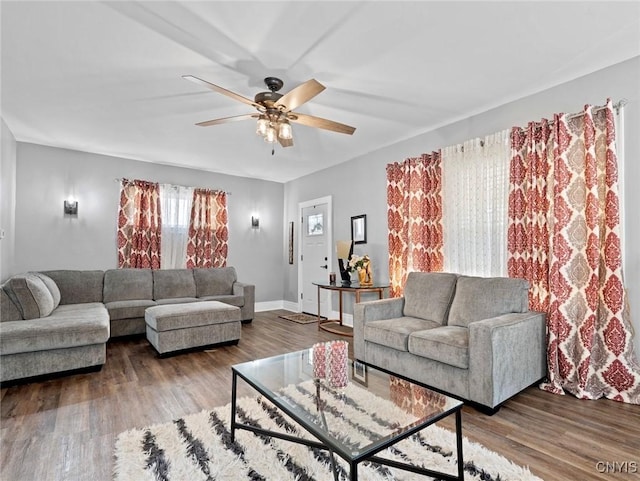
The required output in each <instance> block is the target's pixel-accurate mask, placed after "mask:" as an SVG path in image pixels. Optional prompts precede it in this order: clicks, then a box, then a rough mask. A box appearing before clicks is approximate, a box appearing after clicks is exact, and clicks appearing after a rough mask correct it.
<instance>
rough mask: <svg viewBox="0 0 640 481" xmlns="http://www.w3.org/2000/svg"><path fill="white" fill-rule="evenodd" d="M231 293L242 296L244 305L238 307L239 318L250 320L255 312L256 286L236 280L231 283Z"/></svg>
mask: <svg viewBox="0 0 640 481" xmlns="http://www.w3.org/2000/svg"><path fill="white" fill-rule="evenodd" d="M233 295H234V296H243V297H244V305H243V306H242V307H241V308H240V320H242V321H250V320H252V319H253V316H254V314H255V304H256V286H255V285H253V284H246V283H244V282H238V281H236V282H234V283H233Z"/></svg>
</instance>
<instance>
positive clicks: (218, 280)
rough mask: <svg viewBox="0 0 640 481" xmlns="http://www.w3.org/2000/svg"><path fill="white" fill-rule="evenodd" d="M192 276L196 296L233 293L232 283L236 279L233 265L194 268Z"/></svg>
mask: <svg viewBox="0 0 640 481" xmlns="http://www.w3.org/2000/svg"><path fill="white" fill-rule="evenodd" d="M193 278H194V279H195V281H196V296H197V297H207V296H223V295H229V294H233V283H234V282H236V281H237V280H238V277H237V275H236V270H235V268H233V267H212V268H196V269H193Z"/></svg>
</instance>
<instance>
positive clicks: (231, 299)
mask: <svg viewBox="0 0 640 481" xmlns="http://www.w3.org/2000/svg"><path fill="white" fill-rule="evenodd" d="M198 300H199V301H218V302H224V303H225V304H229V305H231V306H236V307H242V306H244V296H206V297H198Z"/></svg>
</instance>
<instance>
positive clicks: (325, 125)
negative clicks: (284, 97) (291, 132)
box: [287, 112, 356, 135]
mask: <svg viewBox="0 0 640 481" xmlns="http://www.w3.org/2000/svg"><path fill="white" fill-rule="evenodd" d="M287 118H288V119H289V120H290V121H291V122H296V123H298V124H302V125H306V126H308V127H316V128H318V129H325V130H331V131H333V132H339V133H341V134H349V135H352V134H353V133H354V132H355V131H356V128H355V127H351V126H350V125H345V124H341V123H339V122H334V121H333V120H327V119H321V118H320V117H314V116H313V115H305V114H299V113H297V112H296V113H290V114H288V115H287Z"/></svg>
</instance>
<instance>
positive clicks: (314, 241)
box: [300, 203, 330, 316]
mask: <svg viewBox="0 0 640 481" xmlns="http://www.w3.org/2000/svg"><path fill="white" fill-rule="evenodd" d="M328 223H329V218H328V216H327V204H326V203H325V204H318V205H311V206H307V207H303V208H302V222H301V226H302V231H301V233H300V235H301V240H302V257H301V260H300V263H301V266H302V311H303V312H306V313H309V314H318V287H317V286H315V285H314V284H313V283H314V282H325V283H327V282H329V269H330V263H329V261H330V259H329V252H328V246H329V242H330V239H329V230H330V229H329V225H328ZM327 292H328V291H326V290H324V291H323V290H321V291H320V315H321V316H327V312H328V306H327V300H328V295H327V294H326V293H327Z"/></svg>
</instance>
